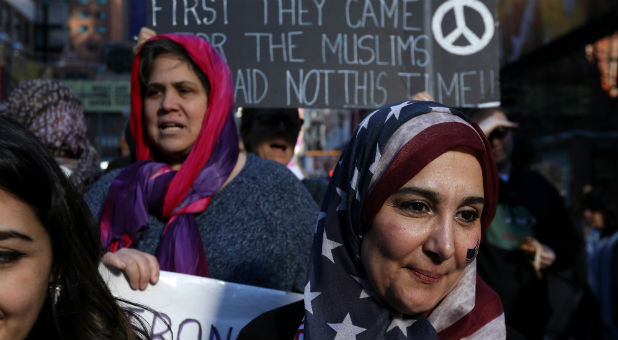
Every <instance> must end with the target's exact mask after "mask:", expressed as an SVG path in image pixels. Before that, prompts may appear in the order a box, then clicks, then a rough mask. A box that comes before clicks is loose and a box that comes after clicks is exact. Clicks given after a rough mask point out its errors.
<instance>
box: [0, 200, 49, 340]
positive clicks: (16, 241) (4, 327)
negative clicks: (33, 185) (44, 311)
mask: <svg viewBox="0 0 618 340" xmlns="http://www.w3.org/2000/svg"><path fill="white" fill-rule="evenodd" d="M0 216H2V218H0V339H23V338H25V337H26V336H27V335H28V333H29V332H30V329H31V328H32V326H33V325H34V323H35V321H36V320H37V318H38V316H39V312H40V311H41V308H42V306H43V303H44V302H45V297H46V296H47V287H48V285H49V283H50V281H51V279H52V274H51V272H52V270H51V268H52V247H51V241H50V239H49V235H48V234H47V231H46V230H45V228H43V226H42V225H41V222H40V221H39V219H38V218H37V216H36V214H35V213H34V210H32V208H30V206H29V205H27V204H26V203H24V202H23V201H21V200H20V199H18V198H17V197H15V196H14V195H12V194H10V193H8V192H6V191H4V190H2V189H0Z"/></svg>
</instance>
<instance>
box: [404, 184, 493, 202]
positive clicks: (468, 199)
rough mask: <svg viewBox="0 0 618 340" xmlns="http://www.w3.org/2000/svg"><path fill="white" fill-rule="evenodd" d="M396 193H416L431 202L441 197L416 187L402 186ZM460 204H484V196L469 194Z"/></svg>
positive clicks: (433, 192) (437, 200)
mask: <svg viewBox="0 0 618 340" xmlns="http://www.w3.org/2000/svg"><path fill="white" fill-rule="evenodd" d="M396 194H404V195H406V194H407V195H418V196H422V197H425V198H427V199H428V200H430V201H433V202H439V201H440V200H441V198H442V196H440V194H439V193H437V192H435V191H431V190H427V189H421V188H417V187H404V188H401V189H399V190H397V191H396ZM461 204H462V205H474V204H483V205H485V198H483V197H480V196H470V197H466V198H464V199H463V200H462V202H461Z"/></svg>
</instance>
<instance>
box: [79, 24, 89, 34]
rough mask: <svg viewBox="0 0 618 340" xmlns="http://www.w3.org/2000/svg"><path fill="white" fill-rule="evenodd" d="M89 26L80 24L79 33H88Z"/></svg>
mask: <svg viewBox="0 0 618 340" xmlns="http://www.w3.org/2000/svg"><path fill="white" fill-rule="evenodd" d="M88 31H89V28H88V26H78V27H77V33H88Z"/></svg>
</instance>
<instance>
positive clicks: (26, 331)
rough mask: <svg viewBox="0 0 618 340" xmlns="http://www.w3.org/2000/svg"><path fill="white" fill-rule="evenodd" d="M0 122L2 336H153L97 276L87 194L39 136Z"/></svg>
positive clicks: (94, 233)
mask: <svg viewBox="0 0 618 340" xmlns="http://www.w3.org/2000/svg"><path fill="white" fill-rule="evenodd" d="M0 125H1V126H2V129H0V216H2V218H1V219H0V339H24V338H30V339H138V338H148V333H147V330H146V329H144V328H143V327H136V326H133V325H131V322H130V320H129V318H128V316H127V315H125V313H129V315H131V316H132V317H137V316H136V315H133V314H132V313H131V312H128V311H123V310H122V309H121V308H120V307H119V306H118V305H117V303H116V300H115V299H114V298H113V296H112V295H111V293H110V292H109V290H108V288H107V286H106V285H105V282H104V281H103V279H102V278H101V276H100V275H99V272H98V265H99V261H100V258H101V254H100V252H99V247H98V239H99V238H98V233H97V230H96V227H95V225H94V221H93V220H92V216H91V215H90V212H89V210H88V207H87V206H86V205H85V204H84V202H83V200H82V198H81V196H80V195H79V194H78V193H77V192H76V191H75V189H74V188H73V187H72V185H71V184H69V182H68V181H67V179H66V178H65V176H64V174H63V173H62V172H61V170H60V168H59V167H58V165H57V164H56V162H55V161H54V159H53V158H52V157H51V155H50V154H49V153H48V152H47V150H46V148H45V146H43V145H42V144H41V142H40V141H39V140H38V139H37V137H36V136H34V135H33V134H32V133H30V132H29V131H27V130H26V129H25V128H24V127H23V126H21V125H20V124H18V123H17V122H15V121H13V120H11V119H9V118H6V117H0ZM135 320H136V322H137V321H138V320H139V318H137V319H135Z"/></svg>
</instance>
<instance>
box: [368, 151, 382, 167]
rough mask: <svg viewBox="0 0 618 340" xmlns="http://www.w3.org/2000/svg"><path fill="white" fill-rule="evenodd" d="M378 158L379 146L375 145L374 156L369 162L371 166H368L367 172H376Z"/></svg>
mask: <svg viewBox="0 0 618 340" xmlns="http://www.w3.org/2000/svg"><path fill="white" fill-rule="evenodd" d="M380 158H382V155H381V154H380V146H379V145H376V157H375V158H374V160H373V163H371V166H370V167H369V172H371V173H372V174H375V173H376V169H377V167H378V162H380Z"/></svg>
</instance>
